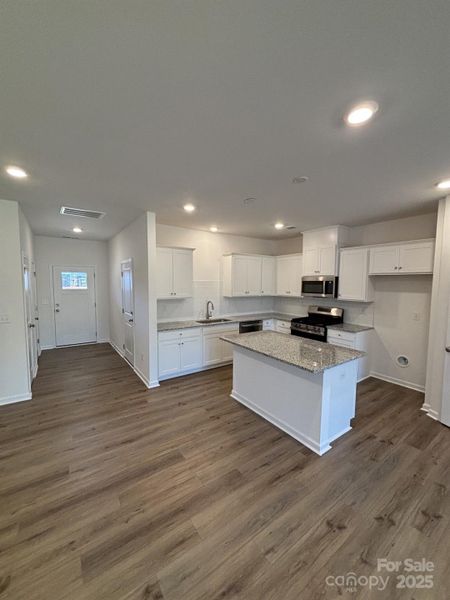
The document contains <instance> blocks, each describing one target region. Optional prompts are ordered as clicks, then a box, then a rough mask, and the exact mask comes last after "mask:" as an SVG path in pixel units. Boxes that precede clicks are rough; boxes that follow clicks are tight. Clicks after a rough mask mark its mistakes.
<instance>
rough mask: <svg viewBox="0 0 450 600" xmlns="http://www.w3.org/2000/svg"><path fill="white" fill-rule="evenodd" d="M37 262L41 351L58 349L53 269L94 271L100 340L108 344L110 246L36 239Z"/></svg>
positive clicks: (73, 240)
mask: <svg viewBox="0 0 450 600" xmlns="http://www.w3.org/2000/svg"><path fill="white" fill-rule="evenodd" d="M35 262H36V275H37V277H36V279H37V291H38V306H39V333H40V340H41V347H42V348H44V349H45V348H53V347H54V346H55V343H56V342H55V313H54V306H53V281H52V266H53V265H56V266H73V267H75V266H86V267H88V266H93V267H95V273H96V278H95V279H96V281H95V289H96V297H97V299H96V301H97V332H98V335H97V339H98V341H99V342H102V341H109V288H108V275H109V268H108V245H107V243H106V242H97V241H92V240H83V239H80V240H78V239H70V238H57V237H48V236H41V235H37V236H35Z"/></svg>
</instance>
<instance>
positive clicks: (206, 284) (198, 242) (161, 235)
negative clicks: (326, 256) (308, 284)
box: [156, 225, 277, 321]
mask: <svg viewBox="0 0 450 600" xmlns="http://www.w3.org/2000/svg"><path fill="white" fill-rule="evenodd" d="M156 243H157V245H158V246H174V247H185V248H195V251H194V296H193V298H189V299H185V300H158V320H159V321H170V320H172V319H173V320H177V319H192V318H199V317H202V316H204V313H205V308H206V301H207V300H212V301H213V303H214V306H215V313H216V314H220V315H227V314H228V315H229V314H237V313H248V312H255V311H267V310H272V309H273V305H274V300H273V299H272V298H224V297H223V296H222V293H221V265H222V256H223V255H224V254H226V253H229V252H237V253H240V252H241V253H246V254H252V253H253V254H269V255H272V254H277V242H276V241H272V240H260V239H256V238H249V237H242V236H237V235H226V234H221V233H209V232H206V231H196V230H194V229H186V228H183V227H172V226H170V225H157V226H156Z"/></svg>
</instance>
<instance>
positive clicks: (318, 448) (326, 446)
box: [230, 390, 351, 456]
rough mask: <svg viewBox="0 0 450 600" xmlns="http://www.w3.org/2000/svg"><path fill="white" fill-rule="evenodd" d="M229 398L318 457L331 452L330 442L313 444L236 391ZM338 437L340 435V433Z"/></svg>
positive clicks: (306, 437) (287, 424)
mask: <svg viewBox="0 0 450 600" xmlns="http://www.w3.org/2000/svg"><path fill="white" fill-rule="evenodd" d="M230 396H231V397H232V398H234V400H237V401H238V402H240V403H241V404H243V405H244V406H246V407H247V408H250V410H252V411H253V412H255V413H257V414H258V415H259V416H260V417H263V419H265V420H266V421H269V423H272V425H275V427H278V429H281V430H282V431H284V432H285V433H287V434H289V435H290V436H291V437H293V438H294V439H295V440H297V441H298V442H300V443H301V444H303V445H304V446H306V447H307V448H309V449H310V450H312V451H313V452H315V453H316V454H318V455H319V456H322V454H325V452H328V450H331V446H330V443H329V442H330V441H332V440H329V441H327V442H324V443H323V444H321V445H320V444H318V443H317V442H315V441H314V440H312V439H311V438H310V437H308V436H306V435H303V434H302V433H300V432H299V431H297V430H295V429H293V428H292V427H291V426H290V425H289V423H286V422H285V421H282V420H281V419H279V418H278V417H276V416H274V415H272V414H271V413H269V412H267V411H266V410H264V409H263V408H261V407H260V406H256V404H254V403H253V402H252V401H251V400H248V399H247V398H244V396H242V395H241V394H239V392H237V391H236V390H232V392H231V394H230ZM350 429H351V427H350V428H349V430H350ZM349 430H348V431H349ZM344 433H345V432H344ZM338 435H341V433H340V434H338Z"/></svg>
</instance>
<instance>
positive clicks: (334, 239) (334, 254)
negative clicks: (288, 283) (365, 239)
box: [303, 226, 348, 276]
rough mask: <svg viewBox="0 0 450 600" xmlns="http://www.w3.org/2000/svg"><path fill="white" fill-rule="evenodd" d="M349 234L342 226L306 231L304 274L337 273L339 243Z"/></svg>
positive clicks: (304, 238)
mask: <svg viewBox="0 0 450 600" xmlns="http://www.w3.org/2000/svg"><path fill="white" fill-rule="evenodd" d="M347 234H348V230H347V228H346V227H342V226H335V227H325V228H323V229H316V230H312V231H304V232H303V275H333V276H335V275H337V274H338V263H339V260H338V259H339V245H340V244H341V243H342V242H344V241H345V239H346V237H347Z"/></svg>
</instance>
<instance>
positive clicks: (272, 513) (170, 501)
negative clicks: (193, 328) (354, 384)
mask: <svg viewBox="0 0 450 600" xmlns="http://www.w3.org/2000/svg"><path fill="white" fill-rule="evenodd" d="M230 389H231V368H229V367H224V368H220V369H215V370H211V371H207V372H204V373H200V374H197V375H192V376H188V377H184V378H179V379H173V380H171V381H167V382H165V383H163V384H162V385H161V387H160V388H159V389H157V390H151V391H149V390H147V389H145V387H144V385H143V384H142V383H141V381H140V380H139V379H138V378H137V377H136V376H135V374H134V373H133V372H132V370H131V369H130V368H129V367H128V366H127V364H126V363H125V362H124V361H123V360H122V359H121V358H120V357H119V356H118V355H117V354H116V353H115V352H114V351H113V350H112V349H111V348H110V346H109V345H106V344H99V345H92V346H85V347H78V348H67V349H59V350H51V351H47V352H44V353H43V355H42V357H41V359H40V366H39V374H38V377H37V379H36V381H35V384H34V386H33V400H32V401H31V402H23V403H19V404H15V405H10V406H4V407H0V476H1V489H0V599H1V600H4V599H8V600H11V599H14V600H35V599H36V600H69V599H70V600H138V599H139V600H144V599H145V600H150V599H157V598H159V599H163V600H202V599H205V600H214V599H219V598H239V599H246V600H247V599H250V600H252V599H255V600H270V599H276V600H280V599H282V600H291V599H292V600H294V599H295V600H299V599H306V600H311V599H316V598H327V599H328V598H330V599H331V598H332V599H335V598H347V597H348V598H372V597H373V598H389V600H390V599H403V598H408V599H413V598H414V599H416V600H418V599H421V598H426V599H427V600H430V599H433V600H434V599H437V600H441V599H442V600H444V599H445V600H447V599H448V598H450V582H449V579H450V575H449V574H450V502H449V492H448V490H449V486H450V431H449V430H448V429H447V428H446V427H444V426H443V425H441V424H440V423H437V422H434V421H432V420H431V419H429V418H428V417H427V416H426V415H425V414H424V413H422V412H421V411H420V410H419V409H420V406H421V403H422V401H423V398H422V395H421V394H419V393H417V392H414V391H411V390H407V389H404V388H400V387H398V386H394V385H391V384H388V383H384V382H381V381H378V380H375V379H369V380H366V381H365V382H363V383H362V384H360V385H359V388H358V404H357V418H356V420H355V421H354V429H353V430H352V431H351V432H350V433H349V434H347V435H346V436H344V437H343V438H341V439H340V440H338V441H337V442H336V443H335V444H334V447H333V449H332V450H331V451H330V452H329V453H328V454H326V455H325V456H323V457H318V456H316V455H315V454H314V453H312V452H311V451H309V450H308V449H306V448H305V447H303V446H302V445H300V444H299V443H297V442H296V441H294V440H293V439H292V438H290V437H288V436H287V435H285V434H284V433H282V432H280V431H279V430H277V429H276V428H275V427H272V426H271V425H270V424H269V423H267V422H265V421H264V420H262V419H261V418H259V417H258V416H257V415H255V414H253V413H252V412H250V411H249V410H247V409H246V408H244V407H242V406H241V405H239V404H238V403H236V402H235V401H234V400H232V399H231V398H229V392H230ZM422 557H425V558H426V559H427V560H429V561H433V562H434V564H435V570H434V572H433V575H434V587H433V588H432V589H425V590H423V589H422V590H420V589H408V588H406V589H396V588H395V579H394V578H393V577H392V579H391V581H390V582H389V585H388V586H387V589H386V590H385V591H384V592H381V591H374V590H372V591H370V590H369V589H368V588H367V586H365V587H364V586H359V587H358V588H357V589H356V591H349V590H348V589H347V587H346V586H345V585H341V584H340V585H337V586H330V585H327V583H326V578H327V576H337V575H345V574H346V573H348V572H350V571H352V572H354V573H356V575H357V576H358V577H359V576H369V575H374V574H377V559H378V558H388V559H392V560H403V559H405V558H413V559H417V560H418V559H421V558H422Z"/></svg>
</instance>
